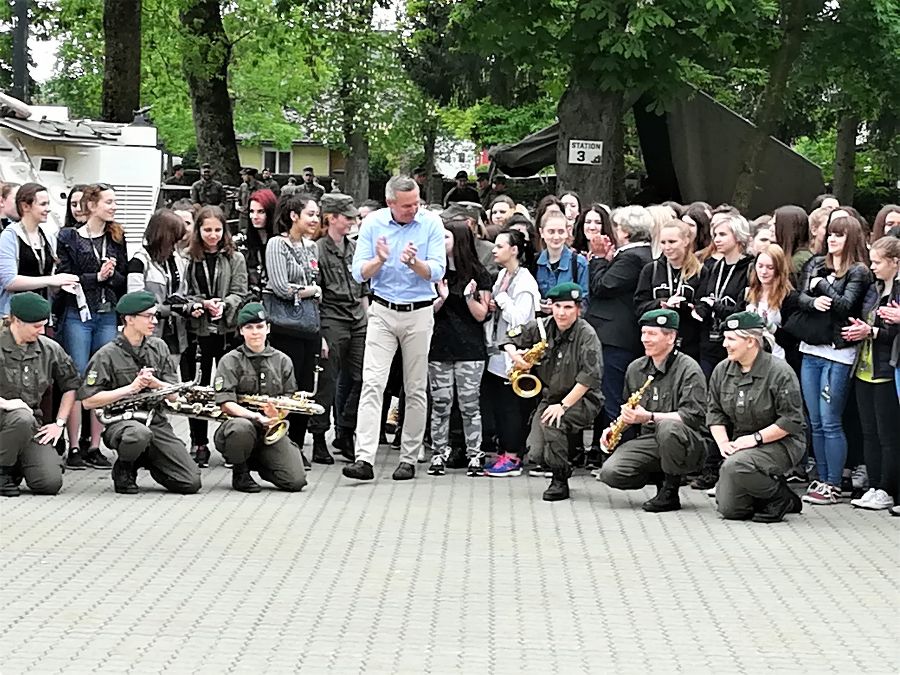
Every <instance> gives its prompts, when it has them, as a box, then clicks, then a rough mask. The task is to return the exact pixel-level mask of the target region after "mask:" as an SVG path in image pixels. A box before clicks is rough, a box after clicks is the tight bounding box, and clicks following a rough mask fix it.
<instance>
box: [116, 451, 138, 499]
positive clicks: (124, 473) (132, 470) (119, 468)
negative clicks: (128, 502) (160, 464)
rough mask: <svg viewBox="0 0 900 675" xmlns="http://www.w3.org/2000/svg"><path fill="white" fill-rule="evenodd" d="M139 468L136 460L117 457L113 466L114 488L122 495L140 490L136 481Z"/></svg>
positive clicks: (133, 493)
mask: <svg viewBox="0 0 900 675" xmlns="http://www.w3.org/2000/svg"><path fill="white" fill-rule="evenodd" d="M136 478H137V468H136V467H135V466H134V462H125V461H123V460H121V459H117V460H116V462H115V464H113V466H112V479H113V488H114V489H115V491H116V492H117V493H119V494H120V495H135V494H137V492H138V486H137V482H136Z"/></svg>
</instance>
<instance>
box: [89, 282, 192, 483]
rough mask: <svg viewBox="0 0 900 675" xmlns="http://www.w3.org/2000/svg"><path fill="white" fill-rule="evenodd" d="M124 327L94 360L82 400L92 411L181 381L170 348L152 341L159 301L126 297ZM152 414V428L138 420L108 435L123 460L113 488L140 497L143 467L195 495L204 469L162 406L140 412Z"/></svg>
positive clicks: (120, 423) (110, 428) (112, 426)
mask: <svg viewBox="0 0 900 675" xmlns="http://www.w3.org/2000/svg"><path fill="white" fill-rule="evenodd" d="M116 311H117V312H118V313H119V314H120V315H121V316H122V321H123V322H124V327H123V328H122V332H121V333H119V335H118V336H116V339H115V340H113V341H112V342H110V343H108V344H106V345H104V346H103V347H101V348H100V349H98V350H97V352H96V353H95V354H94V355H93V356H92V357H91V360H90V361H89V362H88V366H87V375H86V377H85V381H84V384H83V385H82V386H81V389H80V391H79V396H80V397H81V399H82V401H83V402H84V407H85V408H87V409H88V410H94V409H96V408H103V407H104V406H108V405H110V404H112V403H115V402H116V401H122V400H123V399H127V398H128V397H134V396H137V395H138V394H140V393H141V392H144V391H152V390H154V389H160V388H162V387H165V386H166V385H167V384H175V383H177V382H178V374H177V373H176V372H175V368H174V366H173V364H172V359H171V357H170V355H169V348H168V347H167V346H166V343H165V342H163V341H162V340H161V339H160V338H156V337H153V330H154V329H155V328H156V324H157V317H156V297H155V296H154V295H153V294H152V293H150V292H149V291H138V292H136V293H128V294H127V295H123V296H122V297H121V298H120V299H119V302H118V303H117V304H116ZM130 412H132V413H133V412H142V413H144V414H147V415H150V421H149V424H147V423H145V422H143V421H138V420H136V419H130V418H128V419H126V417H128V416H122V418H121V419H116V420H113V421H111V422H109V423H107V424H106V428H105V429H104V430H103V442H104V443H106V445H107V447H110V448H112V449H114V450H115V451H116V452H117V453H118V455H119V458H118V459H117V460H116V463H115V464H113V469H112V479H113V487H114V488H115V490H116V492H118V493H120V494H135V493H136V492H137V491H138V487H137V482H136V481H137V470H138V468H140V467H144V468H146V469H148V470H149V471H150V475H151V476H152V477H153V480H155V481H156V482H157V483H159V484H160V485H162V486H163V487H164V488H166V489H167V490H169V491H170V492H177V493H179V494H193V493H195V492H197V490H199V489H200V469H199V468H198V467H197V465H196V464H195V463H194V461H193V460H192V459H191V456H190V455H189V454H188V451H187V448H186V447H185V445H184V442H183V441H182V440H181V439H180V438H179V437H178V436H176V435H175V431H174V430H173V429H172V425H171V424H169V421H168V419H167V418H166V414H165V404H164V403H163V402H162V401H159V402H157V403H156V404H155V405H153V406H148V407H141V406H140V405H139V404H138V403H137V402H136V404H135V410H132V411H130Z"/></svg>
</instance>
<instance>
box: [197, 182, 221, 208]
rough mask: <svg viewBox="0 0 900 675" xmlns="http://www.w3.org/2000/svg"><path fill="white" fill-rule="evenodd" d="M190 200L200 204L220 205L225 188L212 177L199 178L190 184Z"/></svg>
mask: <svg viewBox="0 0 900 675" xmlns="http://www.w3.org/2000/svg"><path fill="white" fill-rule="evenodd" d="M191 201H192V202H194V203H195V204H200V205H201V206H218V207H221V206H222V205H223V204H224V203H225V188H224V187H223V186H222V184H221V183H220V182H219V181H217V180H215V179H214V178H210V179H208V180H203V179H202V178H201V179H200V180H198V181H196V182H195V183H194V184H193V185H191Z"/></svg>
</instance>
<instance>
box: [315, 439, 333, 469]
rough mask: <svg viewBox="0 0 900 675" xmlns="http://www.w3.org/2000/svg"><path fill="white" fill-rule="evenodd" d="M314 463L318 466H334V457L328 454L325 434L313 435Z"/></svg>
mask: <svg viewBox="0 0 900 675" xmlns="http://www.w3.org/2000/svg"><path fill="white" fill-rule="evenodd" d="M312 461H314V462H315V463H316V464H334V457H332V456H331V453H330V452H328V445H327V444H326V443H325V434H321V433H315V434H313V450H312Z"/></svg>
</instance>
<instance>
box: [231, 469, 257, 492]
mask: <svg viewBox="0 0 900 675" xmlns="http://www.w3.org/2000/svg"><path fill="white" fill-rule="evenodd" d="M231 487H233V488H234V489H235V490H237V491H238V492H259V491H260V490H262V488H261V487H260V486H259V483H257V482H256V481H255V480H253V477H252V476H251V475H250V468H249V467H248V466H247V464H246V463H245V462H241V463H240V464H235V465H234V467H233V468H232V469H231Z"/></svg>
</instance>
